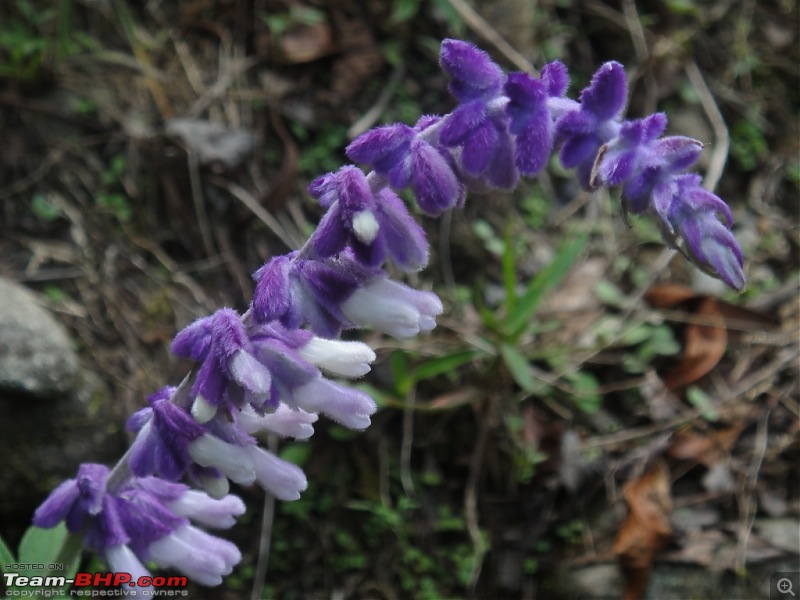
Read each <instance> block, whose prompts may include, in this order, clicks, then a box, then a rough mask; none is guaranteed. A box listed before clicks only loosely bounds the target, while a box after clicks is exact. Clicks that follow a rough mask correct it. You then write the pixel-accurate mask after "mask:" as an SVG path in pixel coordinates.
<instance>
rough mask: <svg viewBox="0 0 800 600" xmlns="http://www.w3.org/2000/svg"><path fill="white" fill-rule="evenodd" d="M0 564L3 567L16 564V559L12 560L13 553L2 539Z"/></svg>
mask: <svg viewBox="0 0 800 600" xmlns="http://www.w3.org/2000/svg"><path fill="white" fill-rule="evenodd" d="M0 562H2V563H3V565H8V564H11V563H15V562H17V559H16V558H14V553H13V552H11V549H10V548H9V547H8V544H6V541H5V540H4V539H3V538H2V537H0Z"/></svg>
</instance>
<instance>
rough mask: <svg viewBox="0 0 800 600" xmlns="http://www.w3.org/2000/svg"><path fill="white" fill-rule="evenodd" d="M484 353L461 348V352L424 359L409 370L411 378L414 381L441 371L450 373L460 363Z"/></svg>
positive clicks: (467, 361) (468, 361)
mask: <svg viewBox="0 0 800 600" xmlns="http://www.w3.org/2000/svg"><path fill="white" fill-rule="evenodd" d="M484 354H485V353H484V352H483V351H481V350H463V351H461V352H454V353H452V354H445V355H444V356H438V357H436V358H432V359H431V360H428V361H425V362H424V363H422V364H421V365H420V366H418V367H417V368H416V369H414V370H413V371H412V372H411V378H412V379H413V380H414V381H423V380H425V379H430V378H431V377H436V376H437V375H441V374H442V373H450V372H452V371H455V370H456V369H458V368H459V367H460V366H461V365H465V364H467V363H470V362H472V361H473V360H475V359H476V358H478V357H480V356H482V355H484Z"/></svg>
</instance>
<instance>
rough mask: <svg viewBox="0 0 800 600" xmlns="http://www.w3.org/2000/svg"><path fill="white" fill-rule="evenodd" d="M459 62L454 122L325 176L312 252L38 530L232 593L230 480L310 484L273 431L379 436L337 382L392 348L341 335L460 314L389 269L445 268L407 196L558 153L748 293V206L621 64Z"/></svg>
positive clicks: (206, 329) (439, 199)
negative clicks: (588, 74)
mask: <svg viewBox="0 0 800 600" xmlns="http://www.w3.org/2000/svg"><path fill="white" fill-rule="evenodd" d="M440 64H441V67H442V68H443V69H444V71H445V72H446V73H447V75H448V76H449V77H450V84H449V89H450V92H451V93H452V95H453V96H454V97H455V99H456V100H457V101H458V106H457V107H456V108H455V110H453V111H452V112H451V113H449V114H447V115H444V116H424V117H422V118H421V119H420V120H419V121H418V122H417V123H416V124H415V125H414V126H409V125H405V124H402V123H397V124H392V125H385V126H381V127H377V128H375V129H373V130H371V131H369V132H367V133H364V134H363V135H361V136H360V137H358V138H357V139H355V140H354V141H353V142H352V143H351V144H350V145H349V146H348V148H347V156H348V157H349V158H350V159H351V160H353V161H354V162H355V163H359V164H362V165H366V166H368V167H369V169H370V171H369V172H367V173H365V172H364V171H363V170H362V169H361V168H359V167H357V166H354V165H348V166H345V167H342V168H341V169H339V170H338V171H337V172H335V173H327V174H325V175H322V176H321V177H319V178H317V179H316V180H314V181H313V182H312V183H311V185H310V186H309V188H308V192H309V194H310V195H311V196H312V197H314V198H315V199H316V200H317V201H318V202H319V203H320V205H321V206H322V207H324V208H325V209H326V211H327V212H326V213H325V215H324V216H323V218H322V220H321V222H320V223H319V226H318V227H317V229H316V230H315V231H314V233H313V234H312V235H311V237H310V239H309V240H308V241H307V242H306V244H305V245H304V246H303V247H302V248H301V249H300V250H298V251H296V252H292V253H290V254H287V255H284V256H277V257H274V258H272V259H271V260H270V261H269V262H267V263H266V264H265V265H264V266H262V267H261V268H260V269H259V270H258V271H256V272H255V274H254V278H255V280H256V289H255V293H254V296H253V300H252V302H251V304H250V307H249V308H248V310H247V311H246V312H245V313H244V314H239V313H238V312H236V311H235V310H233V309H230V308H222V309H220V310H218V311H217V312H216V313H214V314H213V315H211V316H208V317H204V318H202V319H199V320H197V321H195V322H194V323H192V324H190V325H189V326H188V327H186V328H185V329H184V330H183V331H181V332H180V333H178V335H177V336H176V337H175V339H174V341H173V343H172V352H173V353H174V354H176V355H177V356H180V357H183V358H188V359H191V360H193V361H194V362H195V366H194V368H193V369H192V370H191V372H190V373H189V374H188V375H187V376H186V378H185V379H184V380H183V382H182V383H181V384H180V385H179V386H177V387H164V388H162V389H161V390H159V391H157V392H155V393H154V394H153V395H151V396H150V397H149V398H148V399H147V404H148V406H147V407H146V408H143V409H142V410H140V411H139V412H137V413H136V414H134V415H133V416H132V417H131V418H130V420H129V422H128V427H129V429H130V430H131V431H132V432H135V434H136V437H135V440H134V442H133V444H132V445H131V447H130V449H129V450H128V452H127V453H126V454H125V456H124V457H123V458H122V459H121V460H120V462H119V463H118V464H117V465H116V466H115V467H114V468H112V469H108V468H107V467H105V466H102V465H97V464H85V465H82V466H81V467H80V468H79V470H78V474H77V476H76V478H75V479H71V480H69V481H66V482H64V483H62V484H61V485H60V486H59V487H58V488H56V489H55V490H54V491H53V492H52V494H51V495H50V496H49V497H48V498H47V500H45V502H44V503H43V504H42V505H41V506H40V507H39V508H38V510H37V511H36V513H35V516H34V519H33V521H34V524H35V525H37V526H40V527H52V526H55V525H56V524H57V523H59V522H61V521H65V522H66V526H67V529H68V530H69V531H70V532H71V533H72V535H73V536H78V537H80V538H81V540H82V542H83V544H84V546H85V547H86V548H88V549H90V550H92V551H94V552H97V553H99V554H100V555H102V556H103V558H104V559H105V560H106V561H107V562H108V564H109V566H110V567H111V569H112V570H114V571H125V572H129V573H132V574H139V575H141V574H146V573H147V569H146V567H145V566H144V565H145V563H148V562H152V563H155V564H156V565H158V566H160V567H164V568H172V569H176V570H177V571H179V572H181V573H183V574H184V575H186V576H188V577H189V578H191V579H193V580H195V581H196V582H198V583H200V584H203V585H208V586H214V585H218V584H220V583H221V581H222V578H223V576H225V575H227V574H229V573H230V572H231V570H232V569H233V567H234V566H235V565H236V564H237V563H238V562H239V561H240V559H241V554H240V553H239V550H238V549H237V548H236V546H235V545H233V544H232V543H230V542H228V541H225V540H223V539H221V538H219V537H215V536H212V535H210V534H209V533H206V532H205V530H204V529H201V527H211V528H227V527H230V526H231V525H232V524H233V523H234V521H235V518H236V517H237V516H239V515H241V514H242V513H243V512H244V508H245V507H244V504H243V502H242V501H241V500H240V499H239V498H238V497H236V496H233V495H230V494H229V481H233V482H235V483H238V484H244V485H248V484H252V483H258V485H260V486H261V487H262V488H264V490H266V491H267V492H268V493H270V494H272V495H274V496H275V497H276V498H279V499H281V500H295V499H297V498H299V497H300V494H301V492H302V491H303V490H304V489H305V488H306V485H307V482H306V477H305V475H304V474H303V472H302V471H301V470H300V469H299V468H298V467H297V466H295V465H293V464H291V463H288V462H286V461H284V460H282V459H280V458H278V457H277V456H275V455H274V454H272V453H271V452H269V451H268V450H266V449H265V448H264V447H263V446H262V445H261V443H260V441H261V440H262V439H263V437H264V435H265V434H267V433H272V434H276V435H278V436H282V437H290V438H294V439H301V440H302V439H307V438H309V437H310V436H311V435H312V434H313V432H314V429H313V424H314V423H315V421H316V420H317V415H318V414H319V413H322V414H323V415H325V416H326V417H329V418H331V419H333V420H334V421H337V422H338V423H340V424H342V425H343V426H345V427H348V428H351V429H356V430H362V429H366V428H367V427H368V426H369V424H370V417H371V415H372V414H373V413H374V412H375V410H376V406H375V403H374V402H373V400H372V398H370V397H369V396H368V395H367V394H365V393H364V392H361V391H359V390H356V389H354V388H351V387H348V386H347V385H343V384H341V383H338V382H337V381H335V380H334V379H332V377H336V378H349V379H354V378H358V377H361V376H363V375H364V374H366V373H367V372H368V371H369V370H370V363H371V362H372V361H374V360H375V353H374V352H373V351H372V349H371V348H370V347H369V346H367V345H366V344H364V343H361V342H352V341H341V340H339V339H337V338H338V337H339V335H340V333H341V332H342V330H344V329H351V328H359V327H372V328H374V329H377V330H379V331H382V332H384V333H387V334H389V335H391V336H394V337H397V338H407V337H411V336H414V335H416V334H418V333H420V332H426V333H427V332H429V331H431V330H432V329H433V328H434V327H435V325H436V317H437V316H438V315H440V314H441V313H442V311H443V306H442V303H441V301H440V300H439V298H438V297H437V296H436V295H435V294H434V293H432V292H429V291H421V290H416V289H413V288H411V287H409V286H407V285H405V284H403V283H400V282H398V281H395V280H393V279H392V278H391V277H390V276H389V275H388V274H387V272H386V271H385V270H383V268H382V267H383V265H384V264H385V263H386V262H387V261H389V262H391V263H393V264H394V265H395V267H396V268H397V269H399V270H400V271H402V272H406V273H413V272H416V271H419V270H421V269H423V268H424V267H425V266H426V263H427V260H428V242H427V240H426V237H425V233H424V231H423V229H422V228H421V227H420V226H419V224H418V223H417V222H416V221H415V220H414V219H413V218H412V217H411V215H410V214H409V212H408V209H407V208H406V206H405V204H404V202H403V201H402V200H401V199H400V198H399V197H398V195H397V192H398V191H401V190H404V189H407V188H410V189H411V191H412V192H413V196H414V198H415V199H416V203H417V206H418V207H419V209H420V210H421V211H422V212H424V213H425V214H427V215H430V216H433V217H436V216H438V215H441V214H442V213H443V212H444V211H446V210H449V209H451V208H453V207H460V206H462V205H463V204H464V201H465V199H466V197H467V195H468V194H469V193H470V192H484V191H487V190H491V189H500V190H508V191H510V190H512V189H514V187H515V186H516V185H517V183H518V181H519V179H520V177H521V176H526V177H532V176H535V175H536V174H537V173H538V172H539V171H540V170H541V169H542V168H543V167H544V166H545V165H546V164H547V162H548V160H549V157H550V156H551V154H552V153H553V152H556V151H557V152H558V153H559V157H560V160H561V163H562V164H563V165H564V166H565V167H567V168H574V169H575V173H576V175H577V178H578V181H579V182H580V184H581V185H582V186H583V187H584V188H585V189H587V190H594V189H597V188H600V187H604V186H606V187H609V186H621V188H622V202H623V210H624V211H625V212H626V213H634V214H638V215H649V216H651V217H652V218H654V219H655V220H656V222H657V224H658V226H659V228H660V230H661V232H662V234H663V238H664V241H665V243H666V244H667V245H669V246H671V247H673V248H676V249H678V250H680V251H681V252H682V253H683V254H684V255H685V256H686V257H687V258H688V259H689V260H690V261H692V262H693V263H694V264H695V265H697V266H698V267H700V268H701V269H703V270H704V271H706V272H708V273H709V274H711V275H713V276H715V277H718V278H720V279H721V280H722V281H724V282H725V283H726V284H728V285H729V286H730V287H732V288H734V289H736V290H741V289H743V287H744V285H745V278H744V273H743V270H742V263H743V259H742V251H741V249H740V247H739V245H738V243H737V242H736V239H735V238H734V236H733V234H732V233H731V225H732V215H731V211H730V209H729V208H728V207H727V205H726V204H725V203H724V202H723V201H722V200H720V199H719V198H718V197H717V196H715V195H714V194H713V193H711V192H709V191H707V190H705V189H703V188H702V187H701V185H700V177H699V176H698V175H696V174H693V173H689V172H687V169H689V168H690V167H691V166H692V165H693V164H694V163H695V161H696V160H697V158H698V156H699V154H700V152H701V150H702V147H703V145H702V143H701V142H699V141H697V140H694V139H691V138H688V137H679V136H669V137H662V134H663V133H664V130H665V128H666V125H667V118H666V116H665V115H664V114H661V113H658V114H654V115H650V116H648V117H645V118H643V119H637V120H626V119H624V118H623V117H622V114H623V110H624V108H625V103H626V99H627V92H628V89H627V80H626V76H625V71H624V69H623V67H622V65H620V64H619V63H616V62H609V63H606V64H604V65H603V66H602V67H600V69H599V70H598V71H597V72H596V73H595V74H594V76H593V78H592V80H591V82H590V84H589V85H588V87H586V88H585V89H584V90H583V91H582V92H581V93H580V95H579V98H578V100H573V99H570V98H568V97H567V96H566V91H567V87H568V84H569V80H568V74H567V69H566V67H565V66H564V65H563V64H562V63H560V62H557V61H556V62H552V63H550V64H548V65H545V66H544V68H543V69H542V71H541V76H540V77H538V78H535V77H532V76H530V75H528V74H525V73H510V74H504V72H503V71H502V70H501V69H500V67H499V66H498V65H497V64H495V63H494V62H492V60H491V59H490V58H489V56H488V55H487V54H486V53H484V52H483V51H481V50H479V49H478V48H476V47H475V46H473V45H471V44H469V43H467V42H463V41H459V40H452V39H448V40H445V41H444V42H443V43H442V46H441V56H440ZM181 482H186V483H181ZM190 486H193V487H190Z"/></svg>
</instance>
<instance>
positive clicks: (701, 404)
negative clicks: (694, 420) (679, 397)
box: [686, 385, 719, 421]
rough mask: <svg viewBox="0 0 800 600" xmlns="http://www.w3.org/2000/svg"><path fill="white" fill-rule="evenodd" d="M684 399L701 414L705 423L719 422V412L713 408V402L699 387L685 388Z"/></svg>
mask: <svg viewBox="0 0 800 600" xmlns="http://www.w3.org/2000/svg"><path fill="white" fill-rule="evenodd" d="M686 399H687V400H688V401H689V403H690V404H691V405H692V406H694V407H695V408H696V409H697V410H699V411H700V412H701V413H702V415H703V418H704V419H705V420H706V421H719V411H718V410H717V407H716V406H714V401H713V400H711V397H710V396H709V395H708V394H706V393H705V392H704V391H703V390H701V389H700V388H699V387H697V386H694V385H690V386H689V387H688V388H686Z"/></svg>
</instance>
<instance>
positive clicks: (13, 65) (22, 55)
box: [0, 0, 96, 83]
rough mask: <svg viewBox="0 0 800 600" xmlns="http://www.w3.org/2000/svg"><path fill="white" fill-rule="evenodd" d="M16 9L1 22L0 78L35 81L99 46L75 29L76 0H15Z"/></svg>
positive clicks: (14, 7) (25, 81)
mask: <svg viewBox="0 0 800 600" xmlns="http://www.w3.org/2000/svg"><path fill="white" fill-rule="evenodd" d="M9 8H11V7H9ZM12 11H13V12H12V16H10V17H8V18H5V19H3V21H2V22H0V78H7V79H10V80H12V81H19V82H23V83H30V82H35V81H37V80H38V79H39V78H40V77H41V76H42V73H43V72H44V70H45V69H51V70H54V69H55V67H56V66H57V64H58V62H60V61H62V60H64V59H66V58H68V57H70V56H73V55H75V54H77V53H79V52H81V51H83V50H87V49H91V48H94V47H96V42H95V41H94V40H93V39H92V38H90V37H89V36H87V35H86V34H84V33H82V32H79V31H74V30H73V29H72V27H71V13H72V0H59V2H58V4H57V5H56V6H53V4H52V3H49V2H34V1H32V0H15V1H14V3H13V9H12Z"/></svg>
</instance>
